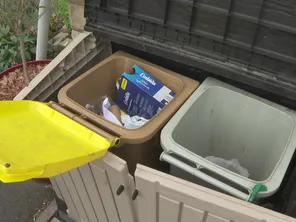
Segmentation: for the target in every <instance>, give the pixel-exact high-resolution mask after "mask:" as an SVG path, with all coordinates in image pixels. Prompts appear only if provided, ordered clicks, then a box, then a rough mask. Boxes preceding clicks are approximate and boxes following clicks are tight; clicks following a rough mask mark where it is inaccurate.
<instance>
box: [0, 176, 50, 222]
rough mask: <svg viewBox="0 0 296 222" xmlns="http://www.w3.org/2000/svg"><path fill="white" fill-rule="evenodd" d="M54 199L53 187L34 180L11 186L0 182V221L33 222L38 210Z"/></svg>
mask: <svg viewBox="0 0 296 222" xmlns="http://www.w3.org/2000/svg"><path fill="white" fill-rule="evenodd" d="M53 199H54V191H53V190H52V188H51V187H49V186H48V185H44V184H42V183H38V182H36V181H33V180H30V181H26V182H22V183H11V184H4V183H1V182H0V221H1V222H32V221H33V216H34V215H35V214H36V213H37V212H38V210H42V209H43V208H44V207H45V206H46V205H47V204H48V203H49V202H51V201H52V200H53Z"/></svg>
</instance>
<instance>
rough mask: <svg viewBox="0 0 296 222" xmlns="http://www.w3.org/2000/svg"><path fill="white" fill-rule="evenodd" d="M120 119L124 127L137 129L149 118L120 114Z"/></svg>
mask: <svg viewBox="0 0 296 222" xmlns="http://www.w3.org/2000/svg"><path fill="white" fill-rule="evenodd" d="M121 121H122V123H123V125H124V127H125V128H127V129H137V128H140V127H141V126H143V125H145V124H146V123H147V122H148V121H149V120H147V119H145V118H143V117H140V116H133V117H130V116H129V115H122V116H121Z"/></svg>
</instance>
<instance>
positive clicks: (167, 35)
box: [85, 0, 296, 99]
mask: <svg viewBox="0 0 296 222" xmlns="http://www.w3.org/2000/svg"><path fill="white" fill-rule="evenodd" d="M85 17H86V18H87V22H86V27H87V29H89V30H91V31H94V32H95V33H98V34H100V35H102V36H106V37H108V38H109V39H110V40H111V41H114V42H117V43H120V44H123V45H127V46H130V47H133V48H136V49H139V50H143V51H146V52H149V53H152V54H155V55H159V56H162V57H165V58H169V59H172V60H176V61H179V62H182V63H184V64H188V65H190V66H193V67H197V68H200V69H203V70H206V71H210V72H212V73H215V74H217V75H221V76H224V77H227V78H230V79H233V80H236V81H239V82H244V83H247V84H249V85H252V86H255V87H258V88H263V89H265V90H268V91H270V92H273V93H276V94H278V95H282V96H285V97H288V98H290V99H295V96H296V78H295V71H296V2H294V1H277V0H225V1H220V0H176V1H171V0H151V1H146V0H122V1H114V0H86V1H85Z"/></svg>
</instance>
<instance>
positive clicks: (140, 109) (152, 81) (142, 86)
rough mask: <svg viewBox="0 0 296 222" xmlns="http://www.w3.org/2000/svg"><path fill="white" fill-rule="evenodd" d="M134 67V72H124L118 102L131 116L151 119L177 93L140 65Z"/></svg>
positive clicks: (118, 92)
mask: <svg viewBox="0 0 296 222" xmlns="http://www.w3.org/2000/svg"><path fill="white" fill-rule="evenodd" d="M133 68H134V70H135V73H134V74H128V73H123V74H122V77H121V83H120V86H119V89H118V91H117V99H116V103H117V105H118V106H119V107H120V108H121V109H122V110H124V111H126V112H127V113H128V114H129V115H130V116H131V117H132V116H140V117H144V118H145V119H151V118H153V117H154V116H155V115H156V114H157V113H158V112H159V111H160V110H161V109H163V108H164V107H165V106H166V105H167V104H168V103H169V102H170V101H172V100H173V98H174V97H175V96H176V93H174V92H173V91H172V90H171V89H169V88H168V87H166V86H165V85H164V84H162V83H161V82H160V81H158V80H157V79H156V78H154V77H153V76H151V75H150V74H148V73H147V72H145V71H144V70H143V69H141V68H140V67H139V66H137V65H134V66H133Z"/></svg>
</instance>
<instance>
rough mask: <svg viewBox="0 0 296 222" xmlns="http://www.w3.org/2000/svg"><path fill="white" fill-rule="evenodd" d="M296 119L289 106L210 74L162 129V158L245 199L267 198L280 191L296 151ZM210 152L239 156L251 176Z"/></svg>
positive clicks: (233, 156) (222, 155)
mask: <svg viewBox="0 0 296 222" xmlns="http://www.w3.org/2000/svg"><path fill="white" fill-rule="evenodd" d="M295 120H296V113H295V112H294V111H292V110H290V109H287V108H285V107H282V106H280V105H277V104H275V103H273V102H270V101H267V100H264V99H262V98H259V97H257V96H254V95H252V94H250V93H248V92H245V91H243V90H240V89H237V88H235V87H232V86H230V85H228V84H225V83H223V82H220V81H218V80H215V79H212V78H208V79H206V80H205V81H204V82H203V83H202V84H201V85H200V87H199V88H198V89H197V90H196V91H195V92H194V93H193V94H192V96H191V97H190V98H189V99H188V100H187V102H186V103H185V104H184V105H183V106H182V107H181V109H180V110H179V111H178V112H177V113H176V115H175V116H174V117H173V118H172V119H171V120H170V121H169V123H168V124H167V125H166V126H165V127H164V129H163V130H162V133H161V143H162V147H163V149H164V152H163V154H162V155H161V159H162V160H164V161H166V162H168V163H170V164H171V165H172V166H174V167H178V168H180V169H182V170H183V172H184V171H186V172H187V173H190V174H192V175H194V176H196V177H198V178H199V179H202V180H204V181H206V182H207V183H210V184H212V185H214V186H215V187H217V188H219V189H222V190H224V191H226V192H228V193H230V194H232V195H234V196H236V197H239V198H241V199H244V200H248V201H250V200H251V199H253V198H254V196H255V195H256V197H258V198H264V197H267V196H270V195H272V194H274V193H275V192H276V191H277V190H278V188H279V187H280V184H281V182H282V179H283V177H284V175H285V172H286V170H287V167H288V165H289V163H290V160H291V158H292V155H293V153H294V150H295V146H296V131H295ZM207 156H215V157H220V158H223V159H226V160H230V159H238V160H239V162H240V164H241V166H243V167H244V168H246V169H247V170H248V171H249V174H250V176H249V178H246V177H243V176H240V175H238V174H236V173H233V172H231V171H229V170H227V169H225V168H222V167H220V166H217V165H215V164H213V163H211V162H209V161H207V160H206V159H204V158H205V157H207ZM183 160H184V161H183ZM195 166H196V167H195ZM174 167H172V168H173V169H174ZM201 169H203V170H201ZM177 172H178V173H177ZM205 172H210V173H205ZM171 173H172V174H179V175H175V176H180V177H182V175H181V174H182V171H180V170H179V171H171ZM213 175H217V177H216V176H213ZM217 178H219V179H217ZM221 178H222V179H221ZM227 181H229V182H227ZM233 184H235V186H233ZM259 184H263V185H265V186H263V188H264V187H265V188H266V190H265V189H262V190H260V189H259V190H258V189H257V188H258V185H259ZM256 185H257V186H256ZM240 187H241V188H243V189H244V190H247V192H243V191H242V189H240ZM256 189H257V190H256ZM258 191H260V192H258ZM257 192H258V193H257Z"/></svg>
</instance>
